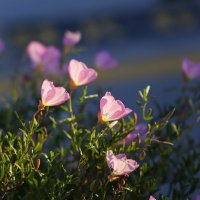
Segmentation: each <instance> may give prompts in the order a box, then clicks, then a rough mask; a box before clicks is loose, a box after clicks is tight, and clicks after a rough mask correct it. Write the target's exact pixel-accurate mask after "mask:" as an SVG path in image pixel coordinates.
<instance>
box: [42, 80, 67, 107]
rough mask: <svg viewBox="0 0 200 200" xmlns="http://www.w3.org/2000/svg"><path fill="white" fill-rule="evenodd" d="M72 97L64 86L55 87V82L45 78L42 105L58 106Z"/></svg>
mask: <svg viewBox="0 0 200 200" xmlns="http://www.w3.org/2000/svg"><path fill="white" fill-rule="evenodd" d="M69 98H70V96H69V93H68V92H67V91H66V90H65V88H64V87H55V86H54V84H53V82H51V81H48V80H44V81H43V83H42V88H41V99H42V102H41V103H42V106H43V107H45V106H58V105H60V104H63V103H64V102H65V101H67V100H68V99H69Z"/></svg>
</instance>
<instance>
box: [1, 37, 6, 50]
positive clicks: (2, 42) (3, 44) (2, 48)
mask: <svg viewBox="0 0 200 200" xmlns="http://www.w3.org/2000/svg"><path fill="white" fill-rule="evenodd" d="M4 49H5V43H4V41H3V40H2V39H1V38H0V53H1V52H3V51H4Z"/></svg>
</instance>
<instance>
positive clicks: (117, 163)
mask: <svg viewBox="0 0 200 200" xmlns="http://www.w3.org/2000/svg"><path fill="white" fill-rule="evenodd" d="M125 169H126V161H125V160H121V159H114V164H113V173H114V174H116V175H123V174H126V172H125Z"/></svg>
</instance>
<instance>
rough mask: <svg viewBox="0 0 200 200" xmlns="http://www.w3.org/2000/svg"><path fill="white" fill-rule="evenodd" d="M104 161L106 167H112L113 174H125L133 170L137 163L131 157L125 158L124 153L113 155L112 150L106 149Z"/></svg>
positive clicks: (137, 165)
mask: <svg viewBox="0 0 200 200" xmlns="http://www.w3.org/2000/svg"><path fill="white" fill-rule="evenodd" d="M106 161H107V164H108V167H109V168H111V169H113V171H112V172H113V174H115V175H125V174H129V173H131V172H132V171H135V170H136V169H137V168H138V167H139V164H138V163H137V162H136V161H135V160H132V159H127V158H126V155H125V154H118V155H116V156H115V155H114V154H113V151H112V150H109V151H107V153H106Z"/></svg>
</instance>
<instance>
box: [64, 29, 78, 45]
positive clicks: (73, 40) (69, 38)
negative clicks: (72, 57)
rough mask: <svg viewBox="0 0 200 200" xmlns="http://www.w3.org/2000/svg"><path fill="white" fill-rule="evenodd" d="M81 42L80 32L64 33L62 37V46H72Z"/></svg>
mask: <svg viewBox="0 0 200 200" xmlns="http://www.w3.org/2000/svg"><path fill="white" fill-rule="evenodd" d="M80 40H81V32H79V31H76V32H71V31H66V32H65V34H64V36H63V44H64V46H74V45H76V44H77V43H78V42H79V41H80Z"/></svg>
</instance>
